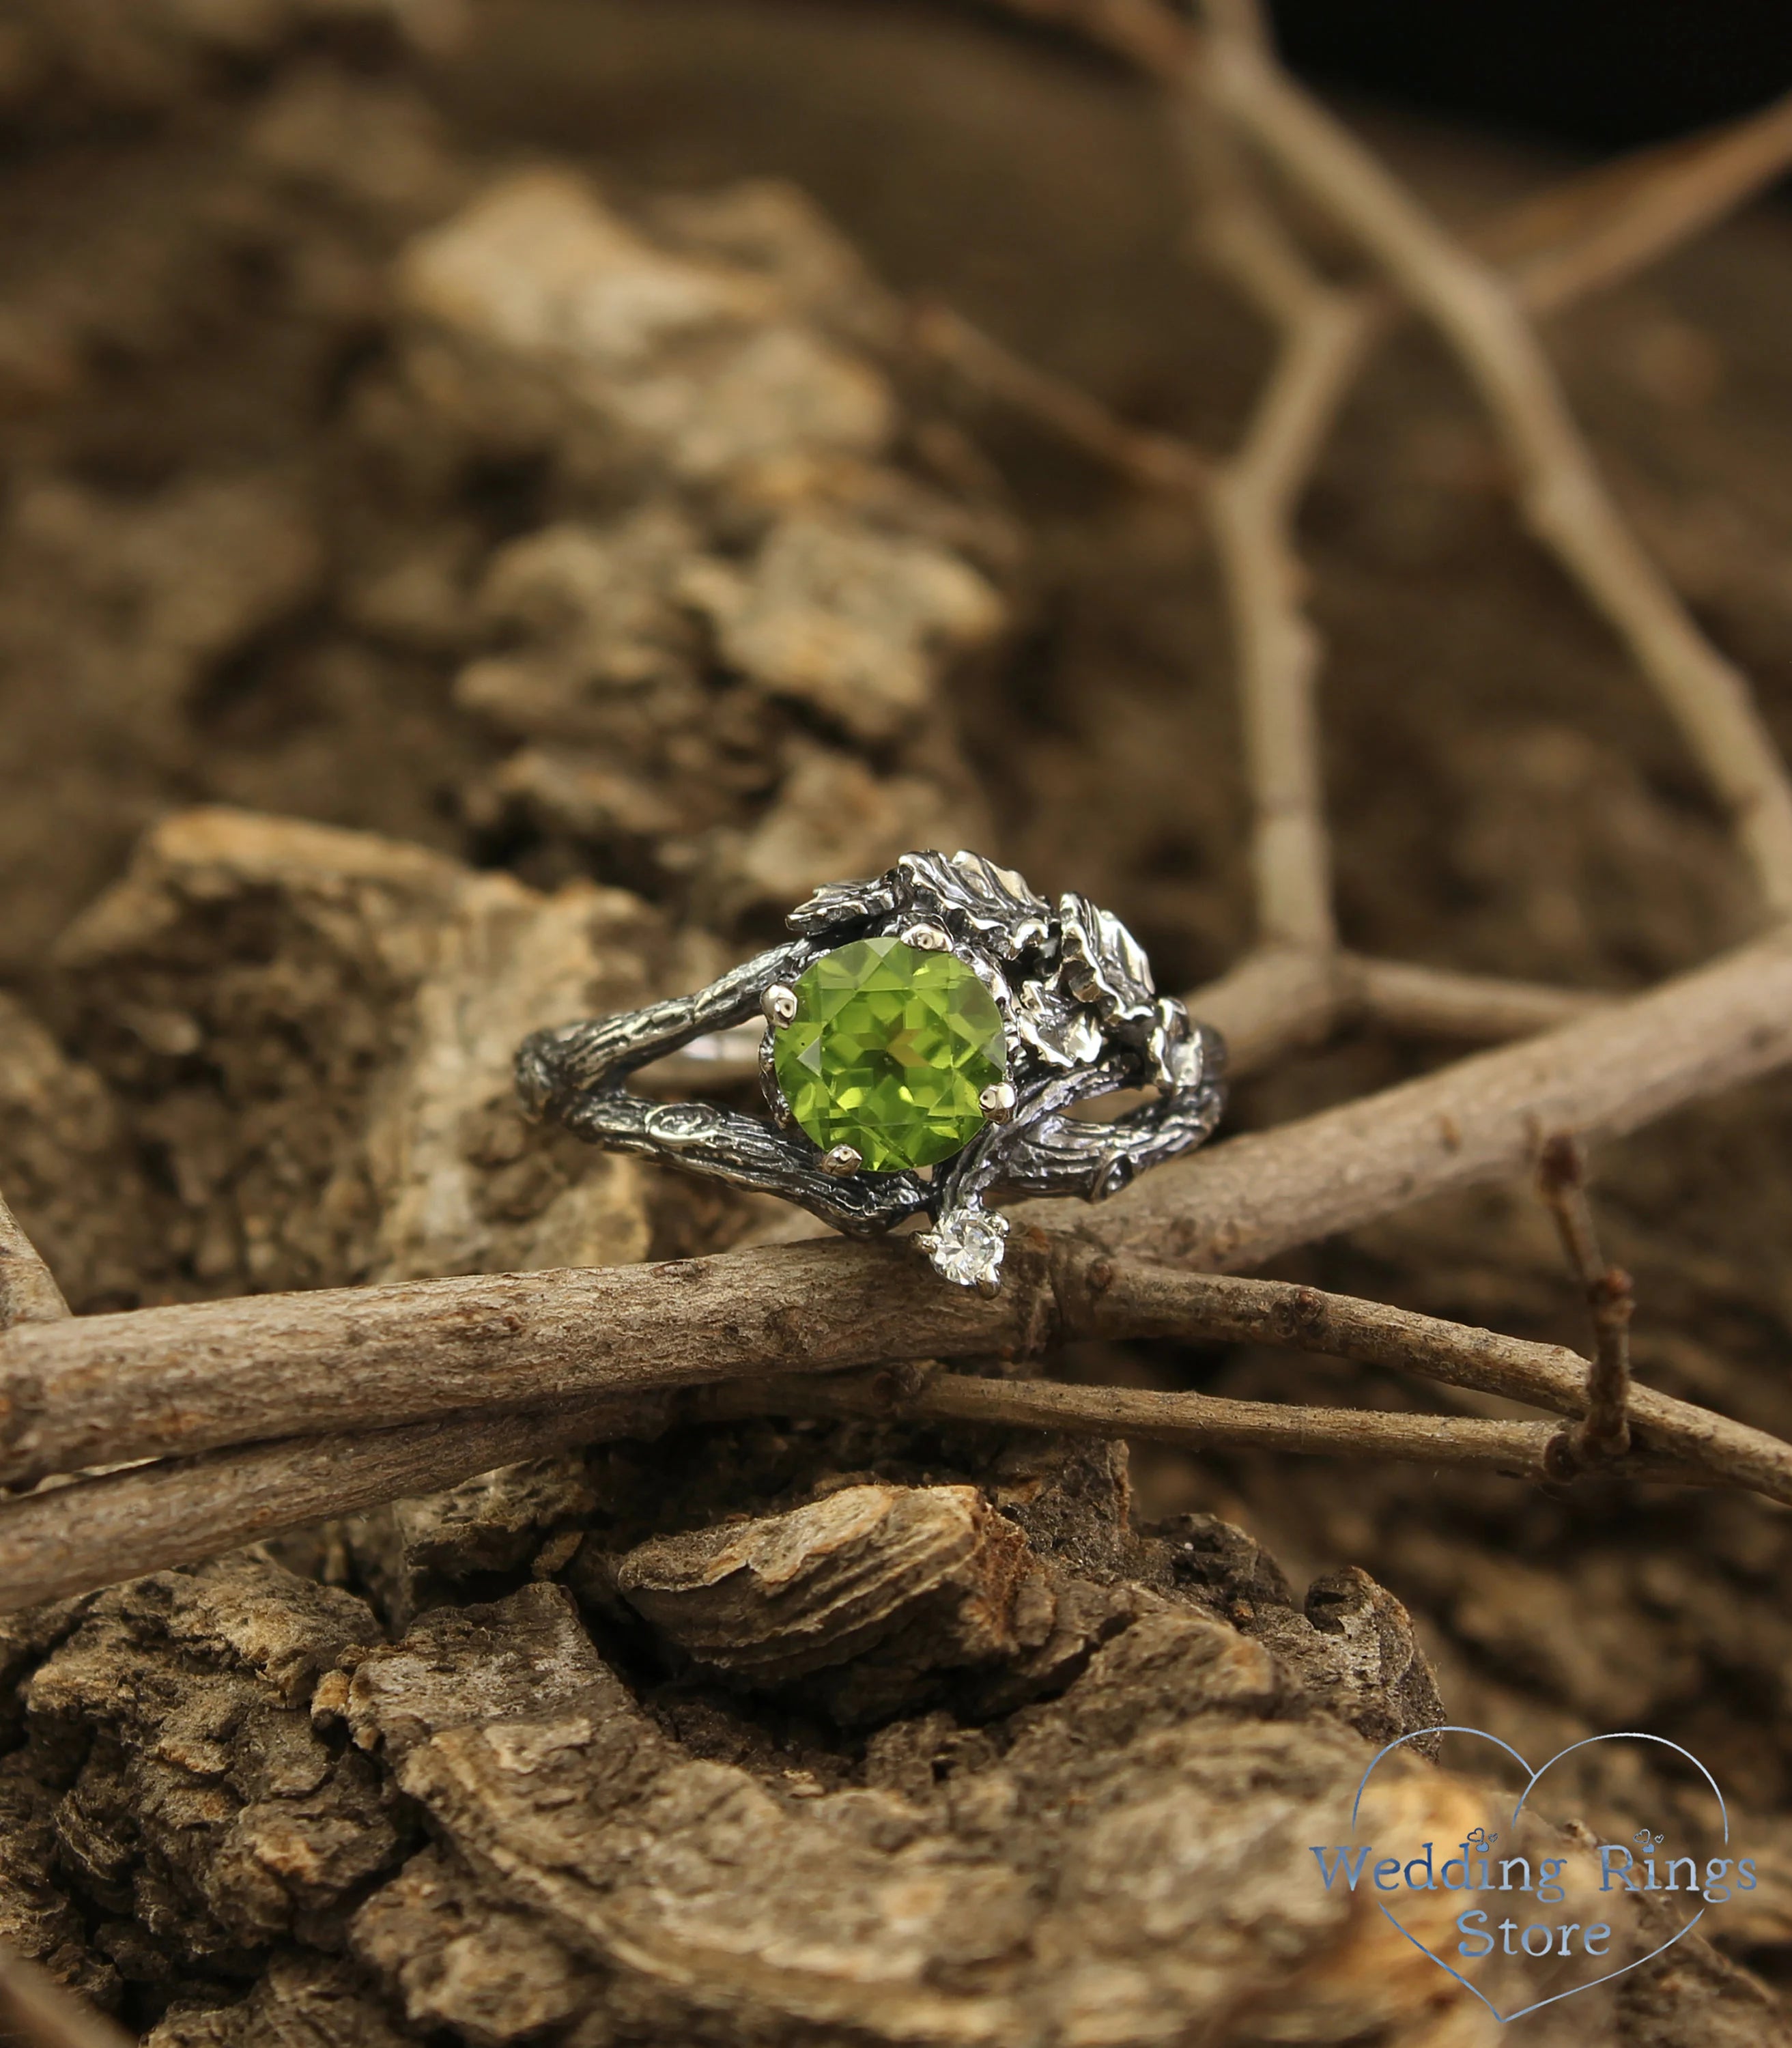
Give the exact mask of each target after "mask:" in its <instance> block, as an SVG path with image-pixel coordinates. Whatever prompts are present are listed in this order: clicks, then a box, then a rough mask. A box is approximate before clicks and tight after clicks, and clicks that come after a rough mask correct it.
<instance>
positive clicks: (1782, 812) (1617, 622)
mask: <svg viewBox="0 0 1792 2048" xmlns="http://www.w3.org/2000/svg"><path fill="white" fill-rule="evenodd" d="M1198 79H1199V83H1200V89H1201V90H1203V91H1204V92H1206V93H1207V94H1208V95H1210V96H1211V97H1212V100H1213V103H1215V104H1216V105H1217V106H1219V107H1223V108H1224V111H1225V112H1226V114H1228V117H1229V118H1230V119H1231V120H1232V122H1234V124H1235V126H1237V128H1238V129H1239V131H1240V132H1241V133H1243V134H1246V135H1247V136H1248V137H1249V138H1250V139H1251V142H1253V143H1254V144H1255V145H1256V146H1257V147H1258V148H1259V149H1261V150H1262V151H1263V153H1265V154H1266V156H1267V157H1269V158H1270V160H1271V161H1273V162H1274V164H1275V165H1277V166H1278V169H1280V170H1281V171H1282V173H1284V174H1285V175H1286V176H1287V177H1289V178H1290V180H1291V181H1292V182H1293V183H1294V184H1295V185H1296V186H1297V188H1298V189H1299V190H1300V191H1301V192H1302V193H1303V194H1304V195H1305V196H1306V197H1307V198H1308V199H1309V200H1311V201H1313V203H1314V204H1317V205H1318V206H1319V207H1320V208H1322V209H1323V210H1324V211H1325V212H1326V213H1327V214H1328V215H1330V216H1331V217H1332V219H1334V220H1336V222H1337V223H1339V224H1340V226H1342V227H1344V228H1345V229H1346V231H1348V232H1349V233H1350V234H1352V235H1353V236H1354V237H1355V238H1356V240H1357V241H1358V242H1359V243H1360V245H1361V246H1362V247H1363V250H1365V251H1366V252H1367V254H1370V255H1371V256H1372V257H1373V258H1375V260H1376V261H1377V262H1379V264H1380V265H1381V266H1382V267H1383V270H1385V271H1386V272H1387V275H1388V276H1389V277H1390V278H1391V280H1392V281H1394V284H1395V285H1397V286H1398V289H1400V290H1401V291H1402V293H1403V294H1404V295H1405V296H1406V297H1407V298H1408V299H1409V300H1410V301H1411V302H1412V304H1414V306H1415V307H1417V308H1418V310H1419V311H1420V312H1422V313H1423V314H1425V316H1426V317H1427V318H1428V319H1429V320H1430V321H1431V322H1432V323H1433V325H1435V326H1436V327H1437V329H1438V330H1439V332H1441V334H1442V335H1443V336H1444V337H1445V339H1446V340H1447V341H1448V342H1449V343H1450V345H1451V346H1452V347H1453V348H1454V350H1455V351H1456V355H1457V356H1458V358H1459V359H1460V361H1461V363H1462V365H1463V367H1464V370H1466V371H1467V372H1468V375H1469V376H1470V378H1471V379H1472V381H1473V382H1474V383H1475V385H1476V387H1477V388H1478V389H1479V390H1480V394H1481V396H1482V398H1483V400H1484V403H1485V404H1486V405H1487V407H1488V412H1489V413H1490V415H1491V417H1492V419H1493V421H1494V424H1495V426H1496V427H1497V429H1499V432H1500V434H1501V436H1502V438H1503V440H1504V442H1505V444H1506V447H1507V452H1508V453H1509V454H1510V456H1511V459H1512V461H1513V464H1514V466H1515V469H1516V470H1517V472H1518V477H1519V494H1520V498H1521V502H1522V505H1523V507H1524V510H1525V514H1526V518H1527V520H1528V522H1529V524H1530V527H1531V529H1532V530H1533V532H1534V533H1536V535H1537V536H1538V538H1539V539H1540V540H1541V541H1542V542H1543V543H1544V545H1546V546H1547V547H1548V548H1550V550H1551V551H1552V552H1553V553H1554V554H1555V555H1556V556H1557V559H1558V560H1560V561H1561V564H1562V565H1563V567H1564V568H1565V569H1566V570H1567V571H1568V572H1569V574H1570V575H1571V576H1573V578H1574V579H1575V580H1576V581H1577V582H1578V583H1579V584H1581V588H1582V589H1583V591H1584V592H1585V594H1586V595H1587V596H1588V599H1590V600H1591V602H1592V603H1593V605H1594V606H1595V607H1596V608H1597V609H1598V610H1599V611H1601V612H1602V613H1603V614H1604V616H1605V618H1606V619H1607V620H1608V623H1610V624H1611V625H1612V627H1613V628H1614V630H1616V632H1617V633H1618V634H1619V638H1622V639H1623V642H1625V644H1626V646H1627V647H1628V648H1629V650H1630V652H1631V656H1632V657H1633V658H1634V659H1635V661H1636V663H1637V665H1638V666H1639V668H1640V669H1642V670H1643V673H1644V674H1645V675H1646V676H1647V677H1648V678H1649V680H1650V682H1651V683H1652V684H1653V685H1654V688H1655V689H1656V691H1657V692H1658V695H1659V696H1660V697H1661V699H1662V702H1663V704H1665V706H1666V708H1667V710H1668V711H1669V712H1670V715H1671V716H1673V717H1674V720H1675V721H1676V722H1677V723H1678V725H1679V727H1680V728H1681V734H1682V735H1683V736H1684V738H1685V740H1686V742H1687V744H1688V745H1689V747H1690V748H1691V750H1692V751H1693V754H1694V755H1695V757H1696V758H1697V759H1698V761H1699V762H1700V763H1701V766H1702V767H1703V768H1704V770H1705V774H1706V775H1707V777H1708V778H1709V780H1710V782H1711V783H1712V787H1713V789H1715V790H1716V793H1717V794H1718V796H1719V797H1720V799H1721V800H1722V801H1723V803H1724V805H1725V807H1726V809H1728V812H1729V813H1730V814H1731V816H1732V820H1733V822H1734V824H1735V826H1736V832H1737V834H1738V836H1739V838H1740V841H1741V843H1742V845H1743V848H1744V851H1746V853H1747V855H1748V857H1749V859H1750V861H1751V865H1752V867H1753V868H1754V871H1755V878H1756V881H1757V883H1758V885H1759V889H1760V891H1761V894H1762V897H1763V902H1764V903H1765V905H1766V907H1767V910H1769V911H1770V912H1771V913H1773V914H1774V915H1776V916H1784V915H1788V914H1792V779H1789V778H1788V777H1787V775H1786V770H1785V767H1784V765H1783V764H1782V762H1781V760H1780V758H1779V757H1778V753H1777V751H1776V750H1775V747H1774V744H1773V742H1772V739H1771V736H1770V735H1769V734H1768V732H1767V728H1766V727H1765V726H1764V725H1763V723H1762V721H1761V719H1760V716H1759V713H1758V712H1757V711H1756V710H1755V704H1754V701H1753V699H1752V697H1751V694H1750V692H1749V688H1748V685H1747V681H1746V679H1745V678H1744V676H1743V675H1742V673H1740V670H1738V669H1736V667H1735V666H1734V665H1732V663H1731V662H1729V661H1727V660H1726V659H1725V658H1724V656H1722V655H1721V654H1719V653H1718V652H1717V650H1716V649H1715V648H1714V647H1712V646H1711V645H1710V643H1709V642H1708V641H1707V640H1705V638H1704V637H1703V635H1702V634H1701V633H1700V632H1699V630H1698V628H1697V626H1696V625H1695V624H1694V623H1693V619H1692V618H1691V615H1689V613H1688V611H1686V609H1685V606H1684V605H1683V604H1682V603H1681V601H1680V599H1679V598H1678V595H1676V594H1675V592H1674V590H1673V589H1672V588H1671V587H1670V584H1668V582H1667V581H1666V578H1665V577H1664V576H1662V574H1661V572H1659V571H1658V569H1657V568H1655V566H1654V564H1653V563H1652V562H1651V561H1650V560H1649V558H1648V557H1647V555H1646V554H1645V553H1643V550H1642V549H1641V548H1640V547H1639V545H1638V544H1637V542H1636V541H1635V539H1634V538H1633V537H1632V536H1631V533H1630V531H1629V529H1628V528H1627V526H1625V525H1624V523H1623V520H1622V518H1620V517H1619V514H1618V511H1617V510H1616V506H1615V505H1614V504H1613V503H1612V499H1611V498H1610V496H1609V495H1608V492H1607V491H1606V489H1605V487H1604V483H1602V482H1601V481H1600V476H1599V474H1598V471H1597V470H1596V468H1595V467H1594V465H1593V462H1592V457H1591V456H1590V455H1589V453H1588V450H1587V448H1586V445H1585V444H1584V441H1583V440H1582V438H1581V432H1580V430H1579V429H1578V428H1577V426H1576V425H1575V423H1574V421H1573V417H1572V415H1571V414H1570V413H1569V409H1568V407H1567V405H1566V403H1565V400H1564V399H1563V397H1562V395H1561V390H1560V387H1559V386H1558V384H1557V378H1556V375H1555V372H1554V370H1553V369H1552V367H1550V361H1549V359H1548V357H1547V355H1546V354H1545V352H1544V351H1543V347H1542V343H1540V342H1539V341H1538V338H1537V336H1536V335H1535V333H1534V331H1533V329H1532V328H1531V327H1530V324H1529V322H1528V321H1527V320H1526V317H1525V316H1524V313H1523V312H1522V309H1521V308H1520V306H1519V301H1518V299H1517V297H1516V296H1515V293H1513V292H1512V291H1511V289H1509V287H1508V286H1507V285H1506V284H1505V283H1504V282H1503V281H1502V280H1501V278H1500V277H1499V274H1498V273H1497V272H1496V271H1495V270H1494V269H1493V268H1492V267H1491V266H1490V265H1488V263H1486V262H1483V261H1482V260H1481V259H1480V258H1478V257H1476V256H1475V255H1473V254H1471V253H1470V252H1469V251H1468V249H1467V248H1465V247H1464V246H1463V245H1462V244H1460V242H1456V240H1454V239H1453V238H1452V237H1451V236H1450V235H1449V234H1447V233H1446V232H1445V231H1444V230H1443V229H1442V228H1441V227H1439V226H1438V225H1437V223H1436V222H1435V221H1433V219H1432V218H1431V216H1430V215H1429V214H1428V213H1427V212H1426V211H1425V209H1424V208H1422V206H1421V205H1420V204H1418V201H1417V200H1415V199H1414V198H1413V197H1412V196H1411V195H1410V194H1409V193H1408V192H1406V190H1405V188H1403V187H1402V185H1401V184H1399V183H1398V181H1397V180H1395V179H1394V177H1393V176H1391V175H1390V174H1389V173H1387V171H1386V170H1384V169H1383V168H1382V166H1381V165H1379V163H1377V162H1376V161H1375V158H1374V157H1372V156H1371V154H1370V153H1369V152H1368V151H1367V149H1364V148H1363V146H1362V145H1361V144H1360V143H1359V142H1357V141H1356V138H1355V137H1354V136H1353V135H1352V134H1350V132H1349V130H1348V129H1346V128H1345V127H1344V126H1343V124H1342V123H1341V122H1338V121H1336V120H1335V119H1334V118H1332V116H1331V115H1330V114H1328V113H1327V112H1326V111H1325V109H1324V108H1322V107H1321V106H1320V105H1319V104H1318V103H1317V101H1315V100H1314V99H1312V98H1311V96H1310V95H1308V94H1306V93H1305V92H1304V91H1301V89H1300V88H1299V87H1297V86H1296V85H1295V84H1294V83H1293V81H1292V80H1290V79H1289V78H1288V77H1287V76H1286V74H1285V73H1284V72H1282V71H1281V70H1280V69H1279V68H1278V67H1277V66H1276V65H1275V64H1273V63H1272V62H1270V61H1269V60H1267V59H1266V58H1265V57H1264V56H1263V54H1262V53H1261V52H1259V51H1258V50H1257V49H1255V48H1253V47H1251V46H1250V45H1247V44H1246V43H1244V42H1243V41H1239V40H1238V39H1236V38H1219V39H1216V40H1215V41H1214V43H1213V45H1212V48H1210V49H1208V51H1207V52H1206V56H1205V60H1204V62H1203V63H1202V64H1200V66H1199V67H1198Z"/></svg>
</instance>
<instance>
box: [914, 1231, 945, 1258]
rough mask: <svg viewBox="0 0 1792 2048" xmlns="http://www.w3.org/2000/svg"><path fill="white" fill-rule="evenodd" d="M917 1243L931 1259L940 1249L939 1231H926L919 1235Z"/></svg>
mask: <svg viewBox="0 0 1792 2048" xmlns="http://www.w3.org/2000/svg"><path fill="white" fill-rule="evenodd" d="M915 1243H917V1244H918V1245H919V1246H920V1247H921V1250H922V1251H925V1253H926V1254H927V1255H928V1257H929V1259H931V1258H932V1257H933V1255H934V1253H935V1252H936V1251H938V1250H939V1248H940V1238H939V1233H938V1232H937V1231H931V1230H924V1231H922V1232H920V1233H919V1234H918V1235H917V1237H916V1239H915Z"/></svg>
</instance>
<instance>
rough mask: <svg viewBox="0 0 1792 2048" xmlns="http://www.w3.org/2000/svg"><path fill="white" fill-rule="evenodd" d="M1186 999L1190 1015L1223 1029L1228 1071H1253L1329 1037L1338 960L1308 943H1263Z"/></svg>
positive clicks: (1334, 1018)
mask: <svg viewBox="0 0 1792 2048" xmlns="http://www.w3.org/2000/svg"><path fill="white" fill-rule="evenodd" d="M1188 1000H1189V1014H1191V1015H1192V1016H1195V1017H1199V1018H1201V1019H1203V1021H1204V1022H1207V1023H1209V1024H1212V1025H1216V1026H1218V1028H1219V1029H1220V1030H1221V1031H1222V1032H1224V1034H1225V1039H1226V1063H1227V1067H1228V1071H1229V1072H1232V1073H1233V1074H1248V1073H1255V1072H1259V1070H1260V1069H1263V1068H1265V1067H1270V1066H1274V1065H1275V1064H1276V1062H1277V1061H1278V1060H1280V1059H1282V1058H1283V1057H1285V1056H1286V1054H1288V1053H1293V1052H1299V1051H1301V1050H1304V1049H1305V1048H1307V1047H1309V1046H1312V1045H1321V1044H1323V1043H1324V1041H1325V1039H1326V1038H1328V1036H1329V1035H1330V1033H1331V1030H1332V1026H1333V1025H1334V1024H1335V1023H1336V1022H1337V1017H1338V987H1337V964H1336V960H1334V959H1333V958H1332V957H1331V956H1328V955H1327V954H1325V953H1321V952H1315V951H1313V949H1312V948H1307V947H1300V946H1263V947H1259V948H1258V949H1257V950H1256V951H1255V952H1250V953H1247V955H1246V956H1245V957H1244V958H1243V960H1240V961H1239V964H1237V966H1236V967H1235V968H1232V969H1231V970H1230V971H1229V972H1227V973H1226V974H1224V975H1223V976H1221V977H1220V979H1219V980H1217V981H1211V982H1209V983H1208V984H1207V985H1206V987H1204V988H1197V990H1195V991H1194V992H1193V994H1192V995H1190V996H1189V999H1188Z"/></svg>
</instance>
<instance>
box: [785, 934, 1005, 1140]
mask: <svg viewBox="0 0 1792 2048" xmlns="http://www.w3.org/2000/svg"><path fill="white" fill-rule="evenodd" d="M795 994H796V998H797V1014H796V1015H795V1016H794V1017H793V1018H792V1019H791V1021H790V1022H789V1023H788V1024H787V1025H785V1026H784V1027H783V1028H782V1030H779V1032H778V1035H777V1038H776V1040H775V1041H774V1061H775V1064H776V1066H777V1069H778V1085H779V1087H780V1088H782V1089H783V1091H784V1099H785V1101H786V1102H787V1103H788V1104H789V1105H790V1113H791V1115H793V1117H795V1119H797V1123H798V1124H799V1125H800V1126H801V1127H802V1129H803V1130H804V1131H807V1132H808V1134H809V1136H810V1137H811V1138H813V1139H814V1140H815V1142H816V1144H817V1145H819V1146H820V1147H821V1149H822V1150H824V1151H828V1150H832V1148H833V1147H834V1146H836V1145H850V1146H852V1147H853V1148H854V1149H855V1150H856V1151H857V1152H858V1153H859V1155H860V1156H861V1157H862V1158H863V1160H864V1162H865V1166H866V1169H867V1171H869V1172H871V1173H889V1172H891V1171H893V1170H894V1169H896V1168H898V1167H903V1166H933V1165H934V1164H935V1163H936V1162H937V1161H939V1160H941V1159H949V1158H951V1157H952V1154H953V1153H955V1152H956V1151H958V1150H960V1149H961V1148H962V1147H963V1146H965V1145H968V1143H969V1142H970V1141H971V1140H972V1138H975V1137H976V1135H977V1133H978V1132H979V1131H980V1130H981V1129H982V1128H983V1125H984V1123H985V1122H986V1121H987V1119H986V1117H985V1115H984V1114H983V1105H982V1104H981V1103H980V1102H979V1100H978V1098H979V1096H980V1095H981V1094H982V1092H983V1090H984V1089H985V1088H989V1087H991V1086H993V1085H994V1084H995V1083H996V1082H998V1081H1000V1080H1005V1079H1006V1078H1007V1047H1006V1045H1004V1043H1003V1036H1002V1013H1001V1012H1000V1011H999V1010H998V1009H997V1008H996V1007H995V998H994V997H993V996H992V995H991V994H990V992H989V991H988V990H987V988H985V987H984V986H983V983H982V982H980V981H979V979H977V976H976V972H975V970H974V969H972V968H970V967H968V966H967V965H966V964H965V963H964V961H963V960H960V959H959V958H958V956H956V954H954V953H949V952H922V951H921V949H920V948H918V947H916V946H910V945H906V944H904V943H903V942H902V940H900V939H855V940H854V941H853V942H852V943H851V944H850V945H845V946H841V947H840V948H839V949H838V950H837V951H836V952H831V953H826V954H824V955H823V956H822V957H821V958H820V960H817V961H816V963H815V964H814V965H813V967H811V968H809V971H808V972H807V973H806V974H804V975H802V976H800V977H799V978H798V979H797V983H796V989H795Z"/></svg>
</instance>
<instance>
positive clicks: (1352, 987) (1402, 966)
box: [1339, 953, 1612, 1045]
mask: <svg viewBox="0 0 1792 2048" xmlns="http://www.w3.org/2000/svg"><path fill="white" fill-rule="evenodd" d="M1339 972H1340V980H1341V983H1342V986H1343V991H1344V995H1343V1000H1344V1007H1345V1008H1346V1010H1348V1011H1350V1012H1351V1013H1352V1014H1355V1015H1357V1016H1360V1017H1362V1018H1367V1019H1369V1020H1371V1021H1372V1022H1375V1023H1377V1024H1380V1025H1383V1026H1386V1027H1387V1029H1388V1030H1394V1031H1409V1032H1411V1033H1413V1034H1415V1035H1417V1036H1418V1037H1420V1038H1468V1039H1478V1040H1480V1041H1481V1042H1482V1043H1484V1044H1487V1045H1497V1044H1499V1043H1501V1042H1502V1041H1504V1040H1506V1039H1509V1038H1530V1037H1531V1036H1533V1035H1534V1034H1535V1033H1537V1032H1538V1031H1549V1030H1553V1029H1554V1028H1555V1027H1556V1026H1557V1025H1558V1024H1567V1023H1570V1022H1573V1020H1574V1019H1575V1018H1579V1017H1588V1016H1591V1015H1592V1014H1594V1013H1595V1012H1596V1011H1597V1010H1602V1009H1604V1007H1606V1006H1607V1005H1608V1003H1611V1002H1612V997H1610V996H1607V995H1596V994H1594V993H1593V992H1592V991H1589V990H1582V989H1574V988H1553V987H1549V986H1548V985H1547V984H1546V983H1542V982H1534V981H1511V980H1508V979H1506V977H1505V976H1502V975H1492V974H1463V973H1460V972H1457V971H1456V969H1455V968H1439V967H1419V966H1415V965H1414V964H1411V963H1410V962H1408V961H1406V960H1370V959H1367V958H1366V957H1365V956H1363V955H1362V954H1360V953H1348V954H1346V955H1345V956H1344V959H1343V960H1341V961H1340V963H1339Z"/></svg>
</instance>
